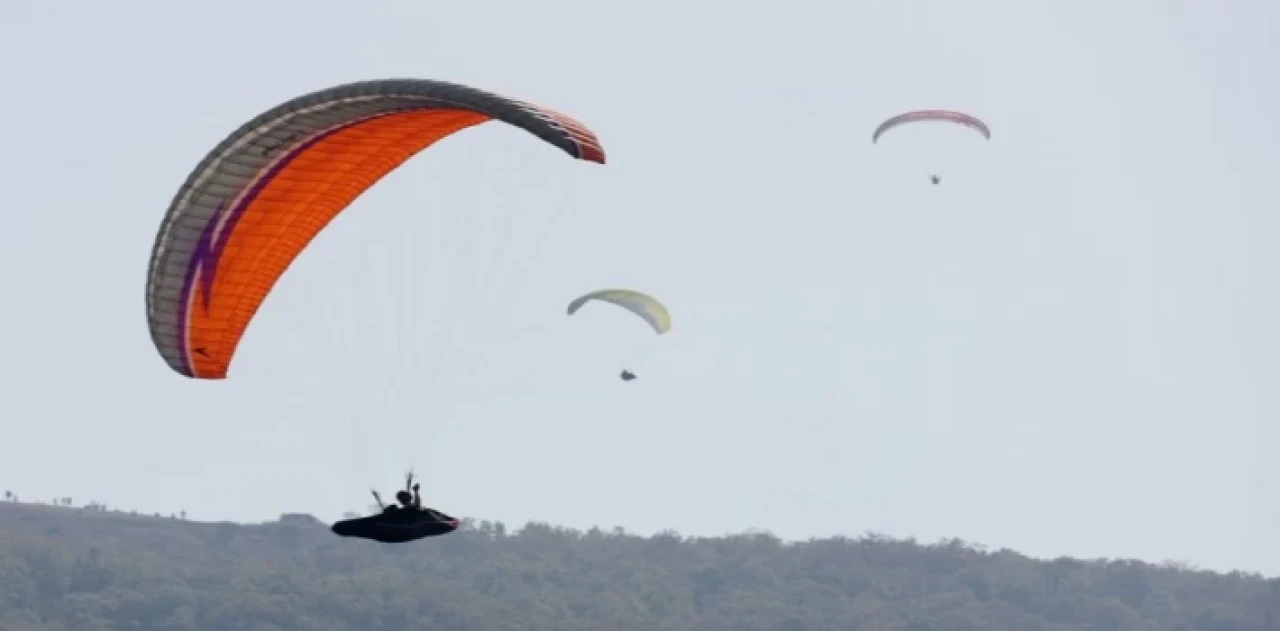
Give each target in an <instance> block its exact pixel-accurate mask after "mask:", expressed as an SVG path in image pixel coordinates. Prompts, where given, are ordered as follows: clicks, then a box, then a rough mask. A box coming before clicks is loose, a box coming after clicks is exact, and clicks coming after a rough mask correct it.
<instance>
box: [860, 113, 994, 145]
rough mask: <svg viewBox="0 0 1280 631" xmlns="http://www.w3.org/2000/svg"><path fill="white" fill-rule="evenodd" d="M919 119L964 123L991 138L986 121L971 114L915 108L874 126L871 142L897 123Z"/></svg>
mask: <svg viewBox="0 0 1280 631" xmlns="http://www.w3.org/2000/svg"><path fill="white" fill-rule="evenodd" d="M919 121H943V122H951V123H956V124H959V125H964V126H965V127H969V128H972V129H975V130H977V131H978V133H980V134H982V135H983V137H985V138H986V139H987V140H991V129H990V128H988V127H987V124H986V123H984V122H982V121H980V120H978V119H977V118H975V117H973V116H970V115H968V114H965V113H963V112H953V111H951V110H916V111H914V112H904V113H902V114H898V115H897V116H894V117H892V118H890V119H889V120H887V121H885V122H883V123H880V126H879V127H876V130H875V132H874V133H872V134H871V142H873V143H874V142H876V141H877V140H880V136H882V135H883V134H884V133H885V132H887V131H889V130H890V129H893V128H895V127H898V126H899V125H905V124H906V123H913V122H919Z"/></svg>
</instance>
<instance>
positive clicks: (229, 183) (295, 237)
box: [147, 79, 605, 379]
mask: <svg viewBox="0 0 1280 631" xmlns="http://www.w3.org/2000/svg"><path fill="white" fill-rule="evenodd" d="M489 120H499V121H502V122H505V123H508V124H510V125H513V126H515V127H519V128H521V129H524V130H525V131H527V132H529V133H531V134H533V135H535V136H537V137H538V138H541V139H542V140H544V141H546V142H547V143H550V144H551V145H553V146H555V147H558V148H560V149H561V150H563V151H565V152H566V153H568V154H569V155H570V156H572V157H574V158H576V159H579V160H586V161H590V162H596V163H600V164H604V162H605V154H604V149H603V148H602V146H601V144H600V141H599V140H598V139H597V138H596V136H595V134H593V133H592V132H591V131H590V130H588V129H587V128H586V127H585V126H584V125H582V123H579V122H577V121H575V120H574V119H572V118H569V117H568V116H565V115H563V114H560V113H558V112H555V111H552V110H550V109H547V108H544V107H540V106H537V105H532V104H530V103H526V102H524V101H518V100H515V99H511V98H507V97H503V96H498V95H496V94H492V93H489V92H485V91H482V90H478V89H475V88H471V87H467V86H463V85H457V84H451V83H445V82H440V81H426V80H416V79H392V80H380V81H366V82H361V83H353V84H348V85H343V86H338V87H334V88H329V89H326V90H321V91H318V92H315V93H312V94H308V95H305V96H301V97H298V98H296V99H293V100H291V101H289V102H287V103H284V104H282V105H279V106H277V107H275V108H273V109H271V110H270V111H268V112H266V113H264V114H262V115H260V116H258V117H257V118H255V119H253V120H252V121H249V122H248V123H246V124H245V125H244V126H242V127H240V129H238V130H236V131H235V132H234V133H232V134H231V135H230V136H228V137H227V138H226V140H223V141H222V143H221V144H219V145H218V146H217V147H215V148H214V149H213V151H211V152H210V153H209V155H208V156H206V157H205V158H204V159H203V160H202V161H201V162H200V164H199V165H198V166H197V167H196V168H195V170H194V171H192V173H191V175H190V176H189V177H188V178H187V181H186V182H185V183H184V184H183V185H182V187H181V188H179V190H178V192H177V194H176V195H175V196H174V199H173V202H172V203H171V204H170V206H169V210H168V212H167V213H166V214H165V217H164V220H163V222H162V224H161V226H160V230H159V234H158V235H157V236H156V241H155V245H154V247H153V248H152V253H151V262H150V266H149V269H148V271H147V320H148V324H149V326H150V329H151V338H152V340H153V341H154V342H155V345H156V348H157V350H158V351H159V352H160V355H161V356H162V357H163V358H164V360H165V361H166V362H167V363H168V364H169V366H170V367H172V368H173V369H174V370H175V371H177V372H178V373H180V374H183V375H186V376H188V377H193V378H198V379H221V378H225V377H226V374H227V369H228V366H229V365H230V363H231V361H232V357H233V356H234V354H235V351H236V347H237V345H238V344H239V342H240V339H241V337H242V336H243V335H244V332H245V329H246V328H247V327H248V325H249V322H250V321H251V320H252V319H253V316H254V314H255V313H256V312H257V311H258V308H259V307H260V306H261V305H262V302H263V300H265V299H266V296H267V294H268V293H269V292H270V291H271V289H272V287H274V286H275V283H276V281H277V280H279V278H280V276H281V275H283V274H284V271H285V270H286V269H287V268H288V267H289V265H290V264H291V263H292V262H293V261H294V259H295V258H297V256H298V255H299V254H300V253H301V252H302V250H304V249H305V248H306V247H307V245H308V244H309V243H310V242H311V240H312V239H313V238H314V237H315V236H316V235H317V234H319V232H320V231H321V230H322V229H323V228H324V227H325V226H326V225H327V224H328V223H329V222H330V221H331V220H332V219H333V218H334V217H335V216H336V215H337V214H338V213H340V212H342V210H343V209H345V208H346V207H347V206H348V205H349V204H351V202H352V201H354V200H355V199H356V198H357V197H359V196H360V195H361V194H362V193H363V192H364V191H365V190H367V189H368V188H369V187H371V186H373V185H374V183H376V182H377V181H378V180H380V179H381V178H382V177H383V176H385V175H386V174H387V173H389V172H391V171H393V170H395V169H396V168H397V167H398V166H400V165H401V164H403V163H404V162H405V161H406V160H408V159H409V158H410V157H412V156H413V155H414V154H416V153H418V152H420V151H422V150H424V149H426V148H428V147H430V146H431V145H432V144H433V143H435V142H436V141H438V140H440V139H442V138H445V137H446V136H449V135H451V134H453V133H454V132H457V131H460V130H462V129H466V128H467V127H472V126H474V125H478V124H481V123H484V122H486V121H489Z"/></svg>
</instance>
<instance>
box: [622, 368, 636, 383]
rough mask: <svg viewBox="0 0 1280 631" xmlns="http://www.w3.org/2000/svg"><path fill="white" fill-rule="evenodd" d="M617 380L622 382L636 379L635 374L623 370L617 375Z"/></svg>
mask: <svg viewBox="0 0 1280 631" xmlns="http://www.w3.org/2000/svg"><path fill="white" fill-rule="evenodd" d="M618 378H619V379H622V380H623V381H632V380H634V379H635V378H636V374H635V373H633V372H631V371H630V370H623V371H622V374H620V375H618Z"/></svg>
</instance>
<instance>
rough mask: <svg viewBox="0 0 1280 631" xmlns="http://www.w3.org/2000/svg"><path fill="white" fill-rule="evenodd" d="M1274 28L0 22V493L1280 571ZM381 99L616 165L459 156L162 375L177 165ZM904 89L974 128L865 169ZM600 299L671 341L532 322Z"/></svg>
mask: <svg viewBox="0 0 1280 631" xmlns="http://www.w3.org/2000/svg"><path fill="white" fill-rule="evenodd" d="M200 7H202V8H200ZM1277 42H1280V5H1277V4H1276V3H1275V2H1268V1H1266V0H1212V1H1210V0H1199V1H1195V2H1192V1H1177V0H1106V1H1103V0H1093V1H1087V2H1059V1H1057V0H1007V1H995V0H990V1H981V0H968V1H966V2H955V1H954V0H937V1H932V2H923V1H914V2H913V1H909V0H884V1H879V2H841V1H836V0H824V1H810V2H804V1H802V0H794V1H790V2H785V3H784V2H781V1H780V0H777V1H773V2H764V1H760V0H705V1H703V2H696V3H695V2H680V1H677V0H662V1H653V2H643V3H621V2H600V1H599V0H579V1H577V2H574V1H571V0H546V1H543V2H537V3H532V2H523V1H519V0H502V1H489V2H483V1H474V2H466V3H456V4H454V5H447V4H444V3H438V2H431V3H425V2H419V1H414V0H405V1H396V2H377V3H375V2H336V1H334V0H306V1H305V2H303V1H301V0H291V1H288V2H285V1H278V2H270V3H268V2H249V1H247V0H237V1H223V2H218V3H204V4H202V5H197V4H195V3H179V2H160V1H158V0H157V1H151V2H140V1H134V2H126V1H123V0H122V1H120V2H112V3H95V2H87V1H84V2H72V3H37V2H27V3H18V4H15V5H14V6H13V7H11V8H8V9H6V11H5V18H4V20H3V21H0V70H3V73H4V75H5V77H6V80H7V81H8V83H9V86H10V88H9V89H8V90H7V93H6V94H7V98H5V99H4V100H3V102H0V115H3V117H4V118H5V119H6V120H8V121H10V122H9V124H8V132H7V134H6V138H5V143H4V147H3V151H0V169H2V170H3V173H4V174H5V180H6V182H7V191H8V192H7V194H8V199H9V201H8V202H7V207H8V211H7V212H6V213H5V215H4V216H5V221H6V225H7V229H6V231H5V234H6V237H5V239H4V242H5V247H3V248H0V291H2V292H3V295H4V304H5V315H4V320H3V322H4V329H5V330H6V331H7V332H8V336H7V342H6V344H5V348H6V353H5V356H4V359H3V360H2V361H0V370H2V371H3V373H2V376H3V379H4V383H5V384H6V387H5V393H6V394H5V396H4V397H3V399H0V418H2V419H3V428H4V435H3V438H0V441H2V442H0V444H2V445H3V449H2V452H0V486H2V487H4V488H11V489H13V490H16V491H18V492H20V493H21V494H22V495H24V496H25V498H26V499H40V498H48V497H53V496H55V495H67V494H70V495H72V496H73V497H74V498H75V500H76V501H77V502H83V501H88V500H98V501H102V502H106V503H108V504H110V505H113V506H120V507H125V508H138V509H142V510H147V511H152V510H159V511H165V512H168V511H174V510H178V509H180V508H186V509H187V510H188V511H189V513H190V515H191V516H192V517H193V518H196V519H202V520H221V519H232V520H262V519H270V518H274V517H275V516H277V515H278V514H279V513H281V512H287V511H303V512H310V513H313V514H316V515H318V516H321V517H323V518H326V519H331V518H335V517H336V516H338V515H339V514H340V513H341V512H343V511H345V510H353V509H355V510H361V509H363V508H364V507H365V506H366V505H367V503H368V502H367V501H366V500H367V497H366V496H367V489H368V488H369V485H371V484H377V485H379V486H380V487H382V488H390V487H392V486H394V484H395V483H396V482H397V477H398V475H399V473H400V471H401V469H402V468H403V467H405V466H407V465H408V464H415V465H416V466H417V467H418V469H419V471H420V472H421V473H422V474H423V475H424V476H425V483H426V486H427V487H428V488H427V490H428V491H429V493H428V495H429V500H430V503H431V504H433V505H435V506H438V507H439V508H441V509H443V510H445V511H448V512H450V513H454V514H458V515H469V516H477V517H483V518H491V519H502V520H506V521H508V522H512V523H520V522H523V521H525V520H528V519H536V520H546V521H551V522H556V523H562V524H566V525H571V526H575V527H589V526H590V525H592V524H599V525H602V526H606V527H608V526H613V525H623V526H625V527H627V528H628V529H630V530H635V531H639V532H642V533H648V532H653V531H655V530H658V529H661V528H665V527H670V528H675V529H677V530H679V531H681V532H684V533H690V534H720V533H724V532H728V531H741V530H744V529H747V528H753V527H754V528H767V529H769V530H772V531H774V532H775V533H777V534H778V535H780V536H783V537H785V538H803V537H808V536H812V535H819V536H825V535H831V534H837V533H844V534H857V533H861V532H863V531H867V530H874V531H879V532H883V533H887V534H890V535H894V536H911V535H914V536H917V537H920V538H923V539H927V540H933V539H936V538H938V537H942V536H957V537H961V538H964V539H967V540H972V541H976V542H981V543H984V544H987V545H989V546H991V547H1010V548H1014V549H1017V550H1019V551H1022V552H1026V553H1029V554H1033V555H1043V556H1052V555H1073V556H1086V557H1093V556H1122V557H1138V558H1142V559H1146V560H1152V561H1159V560H1163V559H1184V560H1189V561H1191V562H1194V563H1197V564H1201V565H1203V566H1207V567H1212V568H1217V569H1225V568H1242V569H1248V570H1258V571H1263V572H1265V573H1268V574H1280V545H1277V544H1276V542H1275V533H1277V532H1280V462H1278V461H1277V460H1276V458H1275V453H1276V449H1275V445H1276V443H1277V439H1280V429H1277V421H1278V420H1280V390H1277V389H1275V388H1273V384H1274V383H1275V382H1276V379H1277V377H1278V376H1280V360H1277V357H1278V356H1280V336H1278V335H1277V334H1276V332H1275V323H1276V322H1277V319H1278V318H1280V308H1278V306H1280V304H1278V301H1277V295H1276V291H1275V286H1276V285H1275V282H1274V281H1273V280H1272V279H1271V276H1272V274H1273V273H1274V270H1276V269H1277V266H1278V265H1280V259H1278V258H1277V255H1276V254H1275V253H1274V251H1273V249H1272V247H1271V244H1272V241H1273V240H1274V239H1275V238H1276V236H1277V235H1278V234H1280V225H1278V223H1280V220H1278V219H1277V217H1276V209H1277V202H1278V201H1280V195H1277V193H1276V192H1275V183H1274V181H1275V176H1276V173H1277V171H1280V158H1278V156H1280V153H1278V151H1277V149H1276V147H1277V146H1280V124H1277V122H1276V116H1275V112H1276V111H1277V110H1280V90H1277V88H1276V77H1277V76H1280V68H1278V67H1277V66H1278V63H1277V62H1280V56H1278V55H1280V44H1277ZM397 76H408V77H423V78H432V79H445V80H452V81H458V82H463V83H468V84H471V85H475V86H477V87H481V88H486V89H491V90H496V91H499V92H503V93H507V94H512V95H515V96H518V97H521V98H526V99H528V100H532V101H535V102H540V103H544V104H546V105H549V106H551V107H554V108H556V109H559V110H561V111H564V112H566V113H569V114H571V115H573V116H576V117H578V118H579V119H581V120H583V121H584V122H586V123H587V124H588V125H590V126H591V127H592V128H593V129H595V130H596V131H597V132H598V133H599V135H600V137H601V139H602V140H603V141H604V144H605V146H606V148H607V150H608V151H609V156H610V164H608V165H607V166H605V167H599V166H596V165H590V164H586V163H581V162H575V161H573V160H570V159H568V158H567V157H566V156H565V155H564V154H562V153H560V152H559V151H557V150H556V149H554V148H551V147H550V146H548V145H546V144H544V143H542V142H540V141H538V140H537V139H536V138H534V137H532V136H529V135H527V134H525V133H524V132H521V131H519V130H516V129H514V128H511V127H508V126H504V125H501V124H490V125H486V126H484V127H481V128H478V129H475V130H469V131H466V132H463V133H461V134H459V135H458V136H456V137H454V138H451V139H448V140H446V141H444V142H442V143H441V144H439V145H437V146H436V147H434V148H432V149H430V150H428V151H427V152H425V153H423V154H422V155H420V156H418V157H417V158H416V159H415V160H413V161H412V162H410V163H409V164H407V165H406V166H405V167H403V168H402V169H400V170H399V171H397V172H395V173H393V174H392V175H391V176H390V177H388V178H387V179H385V180H384V181H383V182H381V183H380V184H378V185H377V186H376V187H375V188H374V189H373V190H371V191H370V192H369V193H368V194H367V195H366V196H364V197H363V198H361V199H359V200H357V202H356V203H355V204H354V205H353V206H352V207H351V208H350V209H348V211H347V212H346V213H345V214H344V215H342V216H340V217H339V218H338V219H337V220H336V221H335V222H334V223H333V224H332V225H331V226H330V227H329V229H328V230H326V231H325V232H324V233H323V234H322V235H321V236H320V238H318V239H317V240H316V241H315V242H314V243H313V244H312V247H311V248H310V249H309V250H308V251H307V252H305V253H304V254H303V256H302V257H301V258H300V259H299V260H298V261H297V263H296V264H295V265H294V267H293V268H292V269H291V270H290V271H289V272H288V273H287V274H286V275H285V277H284V279H283V280H282V282H281V283H280V284H279V285H278V286H277V288H276V291H275V293H274V294H273V295H272V296H271V297H270V298H269V299H268V301H267V303H266V305H265V307H264V308H263V310H262V311H261V312H260V313H259V316H258V318H257V319H256V321H255V322H254V323H253V324H252V326H251V327H250V330H249V333H248V334H247V336H246V337H245V339H244V342H243V344H242V347H241V350H240V353H239V355H238V357H237V360H236V362H235V363H234V364H233V366H232V369H231V378H230V379H229V380H227V381H225V382H194V381H189V380H186V379H183V378H181V377H179V376H178V375H176V374H174V373H172V372H171V371H170V370H169V368H168V367H167V366H166V365H165V364H164V362H163V361H162V360H161V359H160V357H159V356H158V355H157V353H156V352H155V350H154V348H153V346H152V344H151V341H150V339H149V338H148V335H147V329H146V324H145V313H144V308H143V285H144V280H145V270H146V264H147V257H148V255H149V253H150V248H151V244H152V240H153V239H154V237H155V232H156V229H157V227H158V225H159V221H160V218H161V216H162V214H163V212H164V211H165V209H166V208H167V206H168V204H169V202H170V199H171V198H172V196H173V194H174V192H175V190H176V189H177V187H178V185H179V184H180V183H181V182H182V180H183V178H185V177H186V175H187V173H188V172H189V171H190V170H191V169H192V168H193V167H194V166H195V164H196V162H197V161H198V160H199V159H200V158H201V157H202V156H203V155H204V154H205V153H206V152H207V151H208V150H209V149H211V148H212V147H213V146H214V144H215V143H217V142H218V141H219V140H221V139H222V138H223V137H224V136H225V135H226V134H228V133H229V132H231V131H232V130H233V129H234V128H235V127H236V126H238V125H240V124H241V123H242V122H244V121H246V120H248V119H249V118H251V117H252V116H254V115H256V114H258V113H259V112H261V111H263V110H265V109H267V108H269V107H271V106H273V105H275V104H277V103H279V102H282V101H284V100H286V99H289V98H291V97H293V96H297V95H299V94H301V93H304V92H308V91H311V90H315V89H320V88H324V87H329V86H331V85H335V84H339V83H344V82H348V81H355V80H363V79H373V78H385V77H397ZM921 107H945V108H955V109H962V110H965V111H970V112H972V113H974V114H976V115H978V116H981V117H982V118H984V119H985V120H986V121H988V122H989V123H990V124H991V126H992V129H993V132H994V137H993V139H992V141H991V142H990V143H984V142H982V141H981V139H980V138H978V137H977V136H976V134H971V133H967V132H966V130H963V129H960V128H950V127H947V126H927V125H926V126H919V127H917V128H915V129H905V128H904V129H900V130H899V132H900V133H898V134H895V137H894V138H892V139H889V138H886V139H885V140H883V141H882V143H881V144H880V145H874V146H873V145H872V144H870V142H869V136H870V132H871V130H872V129H873V128H874V127H875V125H876V124H877V123H878V122H880V121H881V120H882V119H884V118H886V117H888V116H890V115H892V114H894V113H897V112H899V111H902V110H906V109H914V108H921ZM935 168H937V169H940V170H942V172H943V173H944V175H945V176H946V177H947V179H946V180H944V182H943V185H942V186H940V187H937V188H934V187H932V186H929V184H928V181H927V174H928V173H929V172H931V170H933V169H935ZM609 286H622V287H632V288H636V289H642V290H646V291H650V292H653V293H654V294H656V295H658V296H660V297H662V298H663V299H664V300H665V301H667V303H668V304H669V305H670V307H671V308H672V310H673V311H674V313H675V317H676V322H675V328H674V329H673V330H672V332H671V333H670V334H669V335H668V336H666V337H663V338H657V337H655V336H652V335H648V334H646V333H645V330H644V329H643V327H642V326H641V325H639V324H638V323H637V322H635V321H633V320H632V319H630V318H627V317H625V316H624V315H623V314H621V313H617V312H611V311H610V310H608V309H605V308H597V309H590V310H585V311H584V312H582V313H580V314H579V316H577V317H575V318H567V317H565V316H564V312H563V309H564V305H565V304H566V303H567V302H568V301H569V300H570V299H571V298H573V297H574V296H576V295H578V294H580V293H582V292H585V291H587V290H591V289H597V288H600V287H609ZM623 366H629V367H632V368H634V369H635V370H636V371H637V372H639V373H640V375H641V378H640V380H638V381H636V382H633V383H629V384H627V383H622V382H621V381H619V380H618V379H617V376H616V375H617V371H618V370H620V369H621V368H622V367H623ZM184 494H187V495H190V496H191V497H188V498H184V497H182V495H184Z"/></svg>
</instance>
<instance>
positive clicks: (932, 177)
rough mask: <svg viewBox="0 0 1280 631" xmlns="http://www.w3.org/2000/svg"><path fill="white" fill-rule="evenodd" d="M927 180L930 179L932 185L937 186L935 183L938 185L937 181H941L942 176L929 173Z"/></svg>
mask: <svg viewBox="0 0 1280 631" xmlns="http://www.w3.org/2000/svg"><path fill="white" fill-rule="evenodd" d="M929 181H930V182H933V185H934V186H937V185H938V183H939V182H941V181H942V176H940V175H930V176H929Z"/></svg>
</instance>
